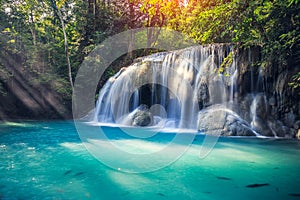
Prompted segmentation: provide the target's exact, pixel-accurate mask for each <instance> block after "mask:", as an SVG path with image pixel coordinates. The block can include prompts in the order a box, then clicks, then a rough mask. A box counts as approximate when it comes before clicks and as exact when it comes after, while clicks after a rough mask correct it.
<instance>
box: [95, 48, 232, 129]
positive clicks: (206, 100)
mask: <svg viewBox="0 0 300 200" xmlns="http://www.w3.org/2000/svg"><path fill="white" fill-rule="evenodd" d="M232 52H233V47H232V46H224V45H209V46H195V47H190V48H187V49H183V50H177V51H172V52H165V53H157V54H153V55H150V56H146V57H143V58H142V59H141V61H140V62H137V63H135V64H133V65H131V66H129V67H127V68H126V69H122V70H121V71H120V72H118V73H117V74H116V75H115V76H114V77H112V78H111V79H110V80H109V81H107V83H106V84H105V85H104V86H103V88H102V89H101V90H100V93H99V98H98V101H97V105H96V110H95V114H94V121H97V122H108V123H121V124H122V123H125V122H124V119H125V118H126V119H127V118H128V116H129V115H130V116H133V115H132V113H133V112H137V111H136V109H137V108H138V107H139V106H140V105H146V107H148V108H149V109H150V110H151V107H153V106H155V105H159V106H160V108H163V109H164V111H162V109H160V111H157V112H155V116H154V117H155V119H157V118H164V120H166V121H167V123H166V126H171V127H173V128H189V129H197V118H198V111H199V110H200V109H202V108H205V107H207V106H209V105H213V104H222V103H224V102H228V101H233V98H234V90H236V83H235V82H236V76H237V69H236V67H237V66H236V61H235V60H233V61H232V62H231V64H230V65H228V66H225V67H224V66H223V68H224V69H223V70H222V71H220V70H219V69H221V65H222V63H223V61H224V59H225V58H226V57H227V56H228V55H229V54H230V53H232ZM233 59H235V58H233ZM130 113H131V114H130ZM125 121H126V123H128V120H125ZM156 121H157V120H156Z"/></svg>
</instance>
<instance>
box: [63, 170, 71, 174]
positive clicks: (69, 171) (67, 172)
mask: <svg viewBox="0 0 300 200" xmlns="http://www.w3.org/2000/svg"><path fill="white" fill-rule="evenodd" d="M71 172H72V170H71V169H70V170H68V171H66V172H65V173H64V175H68V174H70V173H71Z"/></svg>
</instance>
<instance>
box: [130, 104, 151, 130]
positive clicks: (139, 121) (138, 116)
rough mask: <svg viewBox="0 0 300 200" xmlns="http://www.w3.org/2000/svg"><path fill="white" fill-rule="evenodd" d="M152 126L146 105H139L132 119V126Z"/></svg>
mask: <svg viewBox="0 0 300 200" xmlns="http://www.w3.org/2000/svg"><path fill="white" fill-rule="evenodd" d="M152 124H153V115H152V113H151V112H150V111H149V108H148V107H147V106H146V105H140V106H139V107H138V108H137V109H136V110H135V112H134V114H133V117H132V125H133V126H151V125H152Z"/></svg>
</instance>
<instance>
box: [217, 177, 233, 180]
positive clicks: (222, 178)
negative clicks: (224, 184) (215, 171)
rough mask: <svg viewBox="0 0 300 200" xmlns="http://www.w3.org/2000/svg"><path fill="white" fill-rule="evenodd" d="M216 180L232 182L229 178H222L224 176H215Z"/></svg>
mask: <svg viewBox="0 0 300 200" xmlns="http://www.w3.org/2000/svg"><path fill="white" fill-rule="evenodd" d="M217 179H221V180H227V181H229V180H232V179H231V178H227V177H224V176H217Z"/></svg>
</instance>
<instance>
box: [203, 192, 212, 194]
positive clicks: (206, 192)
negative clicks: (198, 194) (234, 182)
mask: <svg viewBox="0 0 300 200" xmlns="http://www.w3.org/2000/svg"><path fill="white" fill-rule="evenodd" d="M203 193H204V194H211V192H203Z"/></svg>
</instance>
